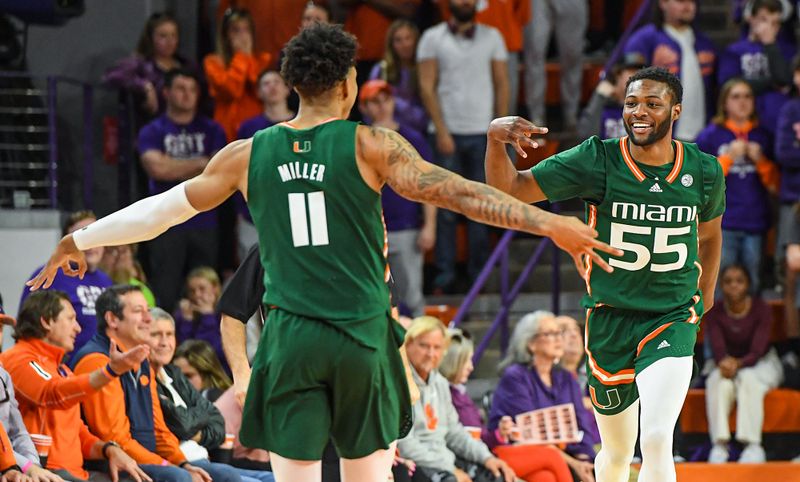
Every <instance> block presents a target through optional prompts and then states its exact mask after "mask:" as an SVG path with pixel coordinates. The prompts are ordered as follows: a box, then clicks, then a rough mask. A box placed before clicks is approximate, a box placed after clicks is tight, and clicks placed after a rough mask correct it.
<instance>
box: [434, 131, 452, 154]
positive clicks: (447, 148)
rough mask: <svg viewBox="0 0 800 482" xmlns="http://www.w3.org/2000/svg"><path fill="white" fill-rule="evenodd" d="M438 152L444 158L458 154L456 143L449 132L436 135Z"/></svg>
mask: <svg viewBox="0 0 800 482" xmlns="http://www.w3.org/2000/svg"><path fill="white" fill-rule="evenodd" d="M436 150H437V151H438V152H439V154H441V155H443V156H451V155H453V153H455V152H456V141H454V140H453V136H451V135H450V133H449V132H447V131H442V132H437V133H436Z"/></svg>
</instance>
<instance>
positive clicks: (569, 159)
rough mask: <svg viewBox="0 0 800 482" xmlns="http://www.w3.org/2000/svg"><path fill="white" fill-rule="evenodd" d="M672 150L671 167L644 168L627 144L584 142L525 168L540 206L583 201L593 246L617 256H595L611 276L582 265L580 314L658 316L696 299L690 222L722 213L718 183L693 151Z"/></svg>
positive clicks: (709, 163) (712, 162) (710, 164)
mask: <svg viewBox="0 0 800 482" xmlns="http://www.w3.org/2000/svg"><path fill="white" fill-rule="evenodd" d="M673 146H674V148H675V159H673V162H670V163H668V164H664V165H661V166H649V165H646V164H642V163H639V162H636V160H634V159H633V158H632V157H631V155H630V144H629V141H628V138H627V137H623V138H622V139H608V140H604V141H601V140H600V139H598V138H597V137H592V138H590V139H588V140H586V141H585V142H583V143H582V144H580V145H578V146H576V147H574V148H572V149H570V150H568V151H565V152H562V153H559V154H556V155H555V156H553V157H550V158H548V159H545V160H544V161H542V162H541V163H539V164H538V165H537V166H535V167H534V168H533V169H532V172H533V175H534V176H535V178H536V181H537V182H538V183H539V186H540V187H541V188H542V191H543V192H544V193H545V194H546V195H547V197H548V199H550V200H551V201H560V200H565V199H569V198H573V197H579V198H581V199H583V200H584V201H585V202H586V222H587V223H588V224H589V225H591V226H593V227H594V228H595V229H596V230H597V232H598V239H600V240H601V241H604V242H606V243H608V244H610V245H611V246H614V247H616V248H619V249H621V250H623V251H624V254H623V255H622V256H621V257H613V256H610V255H608V254H606V253H600V255H601V256H602V257H603V258H604V259H606V260H607V261H608V263H609V264H610V265H611V266H612V267H613V268H614V272H613V273H606V272H605V271H604V270H602V269H600V268H593V266H592V263H591V262H588V263H587V265H586V271H587V274H588V277H587V278H588V280H587V283H586V285H587V291H588V293H587V295H586V296H585V297H584V305H585V306H586V307H587V308H588V307H593V306H597V305H601V304H602V305H608V306H613V307H617V308H624V309H629V310H639V311H651V312H659V313H666V312H668V311H671V310H673V309H675V308H677V307H679V306H681V305H683V304H685V303H687V302H688V301H690V300H691V298H692V297H693V296H694V295H695V294H697V293H698V283H699V279H700V274H701V273H702V267H701V265H700V260H699V259H698V253H697V251H698V236H697V228H698V222H704V221H709V220H711V219H714V218H716V217H717V216H720V215H721V214H722V213H723V211H724V210H725V179H724V176H723V175H722V168H721V167H720V165H719V162H718V161H717V159H716V158H715V157H713V156H710V155H708V154H705V153H703V152H701V151H700V150H699V149H698V148H697V146H696V145H695V144H688V143H682V142H679V141H673Z"/></svg>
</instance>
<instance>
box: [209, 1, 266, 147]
mask: <svg viewBox="0 0 800 482" xmlns="http://www.w3.org/2000/svg"><path fill="white" fill-rule="evenodd" d="M254 37H255V28H254V26H253V17H252V16H251V15H250V12H248V11H247V10H244V9H239V8H229V9H228V10H227V11H226V12H225V15H224V16H223V17H222V23H221V24H220V27H219V31H218V35H217V51H216V52H215V53H213V54H209V55H207V56H206V58H205V60H203V67H204V68H205V72H206V77H207V78H208V86H209V91H210V93H211V97H212V98H213V99H214V119H215V120H216V121H217V122H219V123H220V125H222V126H223V128H224V129H225V136H226V138H227V140H228V141H232V140H234V139H236V129H238V128H239V125H240V124H241V123H242V122H243V121H244V120H245V119H249V118H251V117H253V116H254V115H257V114H258V113H259V112H260V111H261V102H260V101H259V100H258V97H256V90H257V89H256V85H257V83H258V75H259V74H260V73H261V72H262V71H263V70H264V69H266V68H267V67H269V65H270V59H271V56H270V54H268V53H256V51H255V50H254V48H253V41H254V40H253V39H254Z"/></svg>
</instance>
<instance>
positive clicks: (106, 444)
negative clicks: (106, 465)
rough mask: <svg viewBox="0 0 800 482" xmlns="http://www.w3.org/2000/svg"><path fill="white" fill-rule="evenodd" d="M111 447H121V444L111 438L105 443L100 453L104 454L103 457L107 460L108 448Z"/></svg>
mask: <svg viewBox="0 0 800 482" xmlns="http://www.w3.org/2000/svg"><path fill="white" fill-rule="evenodd" d="M109 447H117V448H121V447H120V446H119V444H118V443H117V442H114V441H113V440H109V441H108V442H106V443H105V444H104V445H103V448H102V450H100V453H101V454H103V458H105V459H106V460H108V454H107V453H106V451H107V450H108V448H109Z"/></svg>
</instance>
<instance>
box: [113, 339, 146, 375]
mask: <svg viewBox="0 0 800 482" xmlns="http://www.w3.org/2000/svg"><path fill="white" fill-rule="evenodd" d="M149 356H150V347H149V346H148V345H137V346H135V347H133V348H131V349H130V350H128V351H126V352H124V353H123V352H121V351H119V347H117V343H116V342H115V341H114V340H111V347H110V348H109V350H108V358H109V360H108V364H109V366H110V367H111V369H112V370H114V373H120V374H121V373H125V372H128V371H131V370H133V369H134V368H136V367H138V366H139V365H141V364H142V362H143V361H145V360H146V359H147V357H149Z"/></svg>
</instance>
